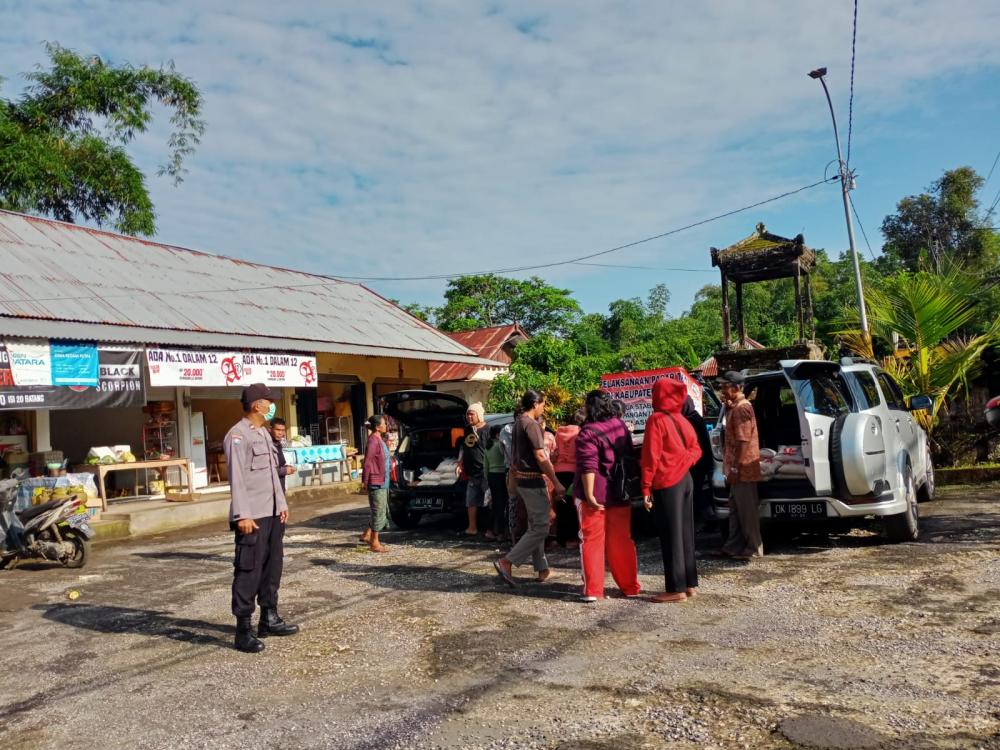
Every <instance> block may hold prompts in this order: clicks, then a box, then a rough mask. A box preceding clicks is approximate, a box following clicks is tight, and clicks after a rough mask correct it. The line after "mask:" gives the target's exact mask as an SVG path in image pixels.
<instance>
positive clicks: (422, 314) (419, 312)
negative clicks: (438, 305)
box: [389, 299, 435, 325]
mask: <svg viewBox="0 0 1000 750" xmlns="http://www.w3.org/2000/svg"><path fill="white" fill-rule="evenodd" d="M389 301H390V302H391V303H392V304H394V305H395V306H396V307H400V308H402V309H403V310H406V312H408V313H409V314H410V315H412V316H413V317H414V318H419V319H420V320H422V321H424V322H425V323H430V324H431V325H434V313H435V308H434V307H432V306H430V305H421V304H420V303H418V302H408V303H406V304H403V303H402V302H400V301H399V300H398V299H390V300H389Z"/></svg>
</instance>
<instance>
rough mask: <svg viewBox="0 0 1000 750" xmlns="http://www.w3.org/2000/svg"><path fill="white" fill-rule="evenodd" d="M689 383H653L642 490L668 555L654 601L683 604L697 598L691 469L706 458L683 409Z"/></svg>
mask: <svg viewBox="0 0 1000 750" xmlns="http://www.w3.org/2000/svg"><path fill="white" fill-rule="evenodd" d="M685 398H687V386H685V385H684V384H683V383H681V382H680V381H678V380H673V379H672V378H662V379H661V380H657V381H656V383H654V384H653V413H652V414H651V415H650V416H649V419H648V420H647V422H646V431H645V433H644V434H643V440H642V494H643V499H644V501H645V504H646V510H654V511H655V514H656V526H657V528H658V529H659V532H660V551H661V553H662V554H663V577H664V579H665V581H666V591H665V593H663V594H657V595H656V596H654V597H653V598H652V601H654V602H681V601H684V600H685V599H687V598H688V597H689V596H694V594H695V588H697V586H698V568H697V566H696V564H695V559H694V483H693V482H692V481H691V475H690V474H689V473H688V470H689V469H690V468H691V467H692V466H693V465H694V464H695V462H697V460H698V459H699V458H700V457H701V448H700V447H699V446H698V436H697V434H695V431H694V428H693V427H691V424H690V422H688V421H687V420H686V419H685V418H684V415H683V414H682V413H681V410H682V408H683V406H684V399H685Z"/></svg>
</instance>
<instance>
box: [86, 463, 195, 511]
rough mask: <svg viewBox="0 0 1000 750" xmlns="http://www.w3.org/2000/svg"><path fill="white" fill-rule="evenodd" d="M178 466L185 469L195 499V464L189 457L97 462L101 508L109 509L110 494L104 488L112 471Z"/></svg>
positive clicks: (188, 484)
mask: <svg viewBox="0 0 1000 750" xmlns="http://www.w3.org/2000/svg"><path fill="white" fill-rule="evenodd" d="M169 466H177V467H179V468H181V469H183V470H184V475H185V476H186V477H187V489H188V496H189V497H190V499H192V500H193V499H194V464H193V463H192V462H191V459H189V458H168V459H164V460H162V461H133V462H132V463H121V464H97V491H98V492H99V493H100V495H101V509H102V510H107V509H108V495H107V492H106V490H105V489H104V478H105V477H106V476H107V475H108V474H109V473H110V472H112V471H139V470H141V469H164V468H167V467H169Z"/></svg>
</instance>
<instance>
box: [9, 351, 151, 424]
mask: <svg viewBox="0 0 1000 750" xmlns="http://www.w3.org/2000/svg"><path fill="white" fill-rule="evenodd" d="M97 370H98V375H97V385H93V386H86V385H73V386H66V385H61V386H56V385H49V386H19V385H17V384H16V383H15V381H14V374H13V371H12V368H11V357H10V352H9V351H8V350H7V348H6V347H5V346H4V347H0V411H3V410H11V409H90V408H94V407H134V406H144V405H145V403H146V391H145V385H144V384H143V378H142V351H141V350H140V349H103V348H97Z"/></svg>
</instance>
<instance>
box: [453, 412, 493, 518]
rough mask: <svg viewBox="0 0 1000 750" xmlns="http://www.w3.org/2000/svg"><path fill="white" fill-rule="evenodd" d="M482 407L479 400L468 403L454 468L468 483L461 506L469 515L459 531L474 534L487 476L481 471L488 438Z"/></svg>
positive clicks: (484, 493)
mask: <svg viewBox="0 0 1000 750" xmlns="http://www.w3.org/2000/svg"><path fill="white" fill-rule="evenodd" d="M483 416H484V409H483V405H482V404H480V403H475V404H470V405H469V410H468V411H467V412H466V413H465V421H466V426H465V439H464V440H463V442H462V450H461V452H460V453H459V454H458V470H459V472H460V473H462V474H465V476H466V478H467V479H468V480H469V484H468V486H467V488H466V490H465V507H466V510H467V511H468V514H469V525H468V526H467V527H466V528H465V531H464V532H462V533H463V534H464V535H466V536H476V535H477V534H478V533H479V508H485V507H486V488H487V481H486V480H487V477H486V471H485V470H484V464H485V463H486V443H487V441H488V440H489V437H490V435H489V427H487V425H486V422H485V421H484V420H483Z"/></svg>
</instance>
